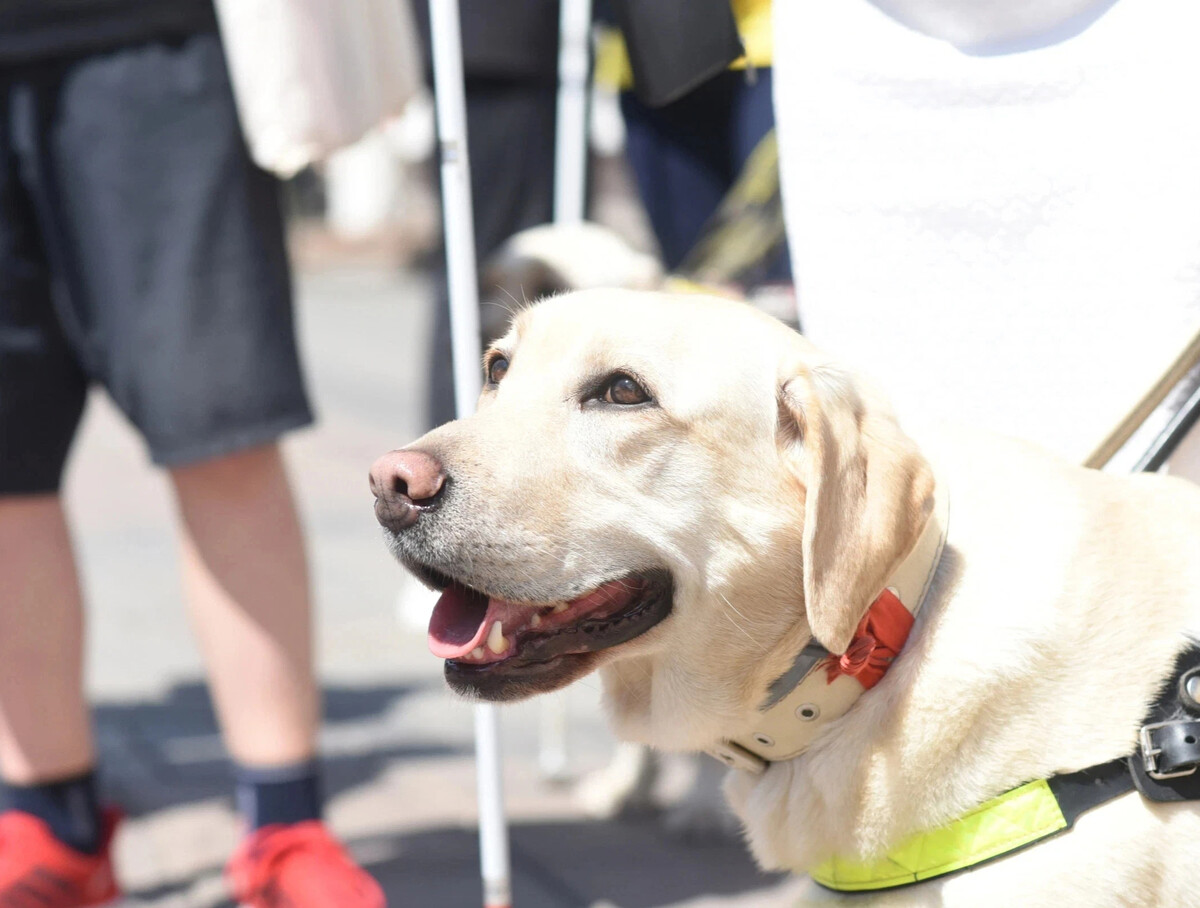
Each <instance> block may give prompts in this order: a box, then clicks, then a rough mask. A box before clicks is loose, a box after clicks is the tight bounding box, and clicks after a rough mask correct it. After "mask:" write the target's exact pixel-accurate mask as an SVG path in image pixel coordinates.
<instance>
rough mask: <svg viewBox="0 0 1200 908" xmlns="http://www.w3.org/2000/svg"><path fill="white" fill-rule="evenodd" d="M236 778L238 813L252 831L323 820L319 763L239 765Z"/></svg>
mask: <svg viewBox="0 0 1200 908" xmlns="http://www.w3.org/2000/svg"><path fill="white" fill-rule="evenodd" d="M234 775H235V778H236V779H237V788H236V797H237V809H238V813H240V814H241V815H242V818H243V819H245V821H246V822H247V823H248V824H249V825H250V829H251V830H255V829H262V828H263V827H264V826H272V825H274V824H276V823H303V822H304V821H305V820H319V819H321V783H320V779H319V777H318V775H317V764H316V762H315V761H311V760H310V761H308V762H305V763H293V764H290V765H287V766H271V767H251V766H240V765H235V767H234Z"/></svg>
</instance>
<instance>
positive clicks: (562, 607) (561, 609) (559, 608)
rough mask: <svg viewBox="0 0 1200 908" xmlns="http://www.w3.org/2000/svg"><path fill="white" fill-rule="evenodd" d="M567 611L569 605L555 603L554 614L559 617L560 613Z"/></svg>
mask: <svg viewBox="0 0 1200 908" xmlns="http://www.w3.org/2000/svg"><path fill="white" fill-rule="evenodd" d="M566 610H567V604H566V603H565V602H556V603H554V613H555V614H556V615H557V614H558V613H559V612H565V611H566Z"/></svg>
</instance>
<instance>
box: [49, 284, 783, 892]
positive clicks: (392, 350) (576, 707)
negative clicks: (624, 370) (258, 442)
mask: <svg viewBox="0 0 1200 908" xmlns="http://www.w3.org/2000/svg"><path fill="white" fill-rule="evenodd" d="M300 288H301V298H302V304H301V325H302V334H303V341H304V348H305V353H306V355H307V360H308V366H309V371H310V376H311V381H312V389H313V392H314V395H315V398H316V400H317V404H318V406H319V408H320V412H321V424H320V427H319V428H317V429H314V430H311V431H308V432H306V433H303V434H301V435H299V436H298V437H296V438H295V439H294V440H293V441H292V442H290V443H289V455H290V458H291V462H292V465H293V468H294V480H295V483H296V486H297V488H298V491H299V494H300V498H301V501H302V504H303V508H304V512H305V517H306V522H307V525H308V528H309V531H310V540H311V549H312V557H313V568H314V575H315V582H316V589H317V598H318V607H319V615H320V649H319V654H320V665H321V671H322V677H323V680H324V683H325V702H326V712H327V723H326V726H325V729H324V732H323V746H324V751H325V754H326V757H327V761H328V789H329V794H330V796H331V803H330V817H331V820H332V822H333V824H334V825H335V827H336V828H337V830H338V832H339V833H340V834H341V835H342V836H344V837H345V838H346V839H347V840H348V841H349V842H350V843H351V846H352V848H353V849H354V851H355V853H356V854H357V855H358V857H359V858H360V859H361V860H363V861H364V862H365V863H366V864H367V865H368V866H369V867H370V868H371V870H372V871H373V872H374V873H375V874H376V875H377V876H378V877H379V878H380V880H381V881H382V882H383V883H384V885H385V887H386V889H387V891H388V895H389V898H390V901H391V904H392V905H393V906H405V905H421V906H435V908H443V906H446V908H457V906H474V905H478V904H479V902H480V886H479V883H478V876H477V869H476V867H477V864H476V861H477V848H476V841H475V831H474V826H473V823H474V776H473V765H472V759H471V741H472V737H471V720H472V713H471V709H470V708H469V707H468V706H466V705H464V704H461V703H458V702H456V701H454V700H453V699H452V698H451V697H450V696H448V695H447V693H446V692H445V690H444V689H443V687H442V684H441V680H440V669H439V665H438V663H437V662H436V661H435V660H434V659H433V658H432V657H431V656H430V655H429V654H428V653H427V652H426V650H425V647H424V640H423V635H422V634H421V633H419V632H416V631H414V630H413V629H412V628H411V627H406V625H405V622H403V621H401V620H398V612H402V611H403V609H399V608H398V607H397V598H398V592H399V591H400V589H401V588H402V576H401V573H400V570H399V568H397V567H396V565H395V564H394V563H393V562H392V561H391V560H390V559H389V557H388V556H387V555H386V553H385V551H384V547H383V544H382V542H381V540H380V538H379V533H378V530H377V528H376V526H375V523H374V520H373V518H372V515H371V508H370V499H369V495H368V493H367V486H366V471H367V467H368V466H369V464H370V463H371V461H372V460H373V459H374V458H375V456H376V455H378V454H380V453H382V452H383V451H385V450H388V449H390V448H392V447H396V446H397V445H399V444H402V443H403V442H405V441H407V440H409V439H411V438H413V437H415V436H416V435H417V434H419V433H420V432H421V431H422V426H421V425H420V412H421V407H420V401H421V400H422V394H423V392H422V388H423V383H424V375H425V372H426V369H427V367H428V363H427V362H426V360H427V357H426V355H425V354H424V353H423V345H424V338H425V336H426V334H427V330H428V323H429V315H430V313H429V311H428V307H429V292H428V287H427V286H426V285H425V284H424V283H423V282H422V281H421V280H420V279H419V278H416V277H412V276H403V275H399V274H398V273H394V272H392V271H389V270H380V269H377V270H369V269H359V270H355V271H340V272H339V271H324V272H321V273H314V274H308V275H305V276H304V277H302V279H301V284H300ZM68 500H69V506H70V508H71V512H72V516H73V518H74V523H75V527H76V530H77V542H78V545H79V549H80V554H81V556H82V560H83V565H84V571H85V579H86V583H87V588H88V595H89V608H90V618H91V642H90V663H89V684H90V688H91V690H92V692H93V695H94V698H95V702H96V727H97V733H98V737H99V741H100V746H101V752H102V758H103V761H104V767H105V777H104V778H105V785H106V787H107V788H108V790H109V792H110V794H111V795H112V796H113V797H114V798H115V799H117V800H119V801H120V803H122V804H123V805H124V806H125V808H126V809H127V810H128V811H129V813H130V816H131V819H130V821H129V823H128V824H127V826H126V832H125V834H124V835H123V836H122V839H121V841H120V846H119V857H120V870H121V873H122V876H123V878H124V880H125V882H126V884H127V887H128V888H129V889H130V891H131V893H132V895H133V904H134V905H137V906H146V908H149V906H154V908H168V906H170V908H213V906H226V908H227V906H228V902H227V901H226V899H225V895H224V891H223V887H222V885H221V880H220V867H221V865H222V862H223V860H224V859H225V856H226V855H227V853H228V852H229V850H230V849H231V848H232V846H233V843H234V841H235V839H236V834H237V831H236V822H235V819H234V815H233V813H232V810H231V806H230V801H229V798H228V787H229V780H228V774H227V769H226V765H225V762H224V755H223V751H222V748H221V744H220V739H219V738H218V736H217V734H216V730H215V726H214V723H213V715H212V712H211V709H210V706H209V702H208V699H207V695H206V693H205V691H204V687H203V685H202V682H201V672H200V660H199V654H198V652H197V650H196V648H195V646H194V644H193V643H192V640H191V637H190V634H189V631H188V627H187V621H186V617H185V614H184V611H183V607H182V603H181V599H180V594H179V583H178V578H177V574H176V564H175V557H174V546H175V538H174V532H173V528H172V524H171V503H170V499H169V496H168V494H167V489H166V486H165V484H164V482H163V479H162V477H161V476H159V475H157V474H155V473H154V472H153V471H152V470H151V469H150V468H149V467H148V466H147V465H146V460H145V457H144V455H143V454H142V452H141V450H140V445H139V443H138V441H137V440H136V438H135V437H134V436H133V435H132V433H131V432H130V430H129V429H128V428H127V427H126V426H125V425H124V424H123V422H122V420H121V418H120V417H119V416H118V415H116V414H115V413H114V412H113V410H112V409H111V408H110V407H109V406H107V404H106V402H105V401H104V400H103V399H100V398H97V399H96V400H94V401H93V403H92V406H91V407H90V408H89V413H88V416H87V421H86V425H85V428H84V431H83V434H82V437H81V440H80V443H79V445H78V447H77V450H76V452H75V455H74V459H73V461H72V465H71V468H70V475H69V478H68ZM566 696H567V703H568V711H569V715H570V729H571V739H570V740H571V748H572V757H573V768H574V769H575V770H576V771H579V772H582V771H585V770H587V769H589V768H593V767H596V766H599V765H601V764H602V763H603V762H604V760H605V759H606V758H607V756H608V753H609V750H610V748H611V746H612V745H611V741H610V739H609V738H608V736H607V734H606V732H605V731H604V728H603V723H602V721H601V719H600V717H599V713H598V710H597V707H596V700H597V691H596V686H595V683H594V682H592V683H591V684H589V683H588V682H586V681H585V682H582V683H581V684H580V685H578V686H577V687H576V688H574V689H572V690H570V691H568V693H567V695H566ZM537 717H538V712H537V708H536V707H535V706H527V705H522V706H518V707H513V708H507V709H505V710H504V712H503V719H502V721H503V727H504V733H505V742H506V754H507V766H506V776H505V785H506V791H507V797H508V805H509V810H510V815H511V819H512V853H513V866H514V880H515V895H516V898H515V904H516V905H517V906H519V908H575V906H580V908H583V906H608V908H612V906H619V908H651V906H666V905H672V906H682V905H688V906H712V908H716V906H733V905H738V906H746V908H749V906H754V908H773V906H784V905H787V904H788V903H789V901H790V895H791V894H792V893H794V891H795V885H796V884H795V882H794V881H786V880H783V881H781V880H780V879H779V878H777V877H770V876H766V875H763V874H760V873H759V872H758V871H756V870H755V868H754V867H753V865H752V864H751V862H750V860H749V859H748V858H747V856H746V855H745V852H744V851H743V849H742V847H741V846H740V845H739V844H737V843H731V842H726V843H716V844H708V845H703V846H696V845H686V844H684V843H682V842H679V841H677V840H675V839H673V838H671V837H670V836H669V835H667V834H666V833H665V832H663V831H662V828H661V826H660V824H659V823H658V822H657V821H656V819H655V818H653V817H651V818H646V819H643V820H640V821H637V822H622V823H596V822H590V821H588V820H586V819H585V818H584V816H583V813H582V811H581V810H580V809H579V807H578V806H577V805H576V803H575V802H574V801H573V799H572V798H571V796H570V793H569V791H568V790H567V789H565V788H555V787H550V786H547V785H546V784H544V783H543V782H541V781H540V780H539V778H538V776H537V773H536V771H535V768H534V742H535V738H536V727H537ZM681 771H682V770H680V769H679V768H678V767H677V768H676V771H675V775H674V776H672V777H671V778H674V779H676V782H675V784H676V787H678V775H679V772H681Z"/></svg>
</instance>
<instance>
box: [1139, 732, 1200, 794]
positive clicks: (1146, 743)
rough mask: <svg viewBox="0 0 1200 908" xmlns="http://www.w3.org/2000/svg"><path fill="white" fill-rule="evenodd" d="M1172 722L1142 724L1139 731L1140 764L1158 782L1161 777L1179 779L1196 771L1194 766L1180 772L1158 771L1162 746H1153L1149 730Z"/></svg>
mask: <svg viewBox="0 0 1200 908" xmlns="http://www.w3.org/2000/svg"><path fill="white" fill-rule="evenodd" d="M1174 724H1175V723H1173V722H1152V723H1151V724H1150V725H1143V726H1142V730H1141V732H1140V733H1139V736H1140V738H1141V742H1142V766H1143V767H1145V769H1146V775H1148V776H1149V777H1150V778H1152V779H1154V780H1155V781H1158V782H1161V781H1162V780H1163V779H1181V778H1183V777H1184V776H1190V775H1193V774H1194V773H1195V772H1196V767H1195V766H1193V767H1192V768H1191V769H1185V770H1183V771H1181V772H1159V771H1158V755H1159V754H1160V753H1162V748H1161V747H1155V746H1154V739H1153V738H1151V736H1150V732H1152V731H1155V730H1156V729H1159V728H1166V727H1167V726H1168V725H1174Z"/></svg>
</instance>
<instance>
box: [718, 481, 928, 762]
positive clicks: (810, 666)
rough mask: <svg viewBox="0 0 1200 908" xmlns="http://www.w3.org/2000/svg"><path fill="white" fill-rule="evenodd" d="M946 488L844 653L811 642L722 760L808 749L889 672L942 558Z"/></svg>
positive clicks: (782, 756)
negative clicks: (827, 727) (749, 729)
mask: <svg viewBox="0 0 1200 908" xmlns="http://www.w3.org/2000/svg"><path fill="white" fill-rule="evenodd" d="M949 517H950V505H949V500H948V498H947V496H946V490H945V489H944V488H943V487H942V486H941V485H940V484H938V485H937V486H936V487H935V489H934V503H933V510H932V512H931V513H930V515H929V519H928V520H927V521H926V522H925V527H924V529H923V530H922V531H921V535H920V537H919V538H918V539H917V544H916V546H914V547H913V550H912V551H911V552H910V553H909V554H908V556H907V557H906V558H905V559H904V560H903V561H902V562H901V563H900V566H899V567H898V568H896V570H895V571H894V572H893V573H892V575H891V577H889V578H888V582H887V585H886V586H885V588H884V589H883V591H882V592H881V593H880V594H879V595H878V596H877V597H876V598H875V600H874V602H873V603H872V604H871V608H870V609H868V611H867V614H866V616H865V617H864V618H863V620H862V622H861V623H860V624H859V626H858V631H857V632H856V633H855V637H854V640H853V641H852V642H851V644H850V646H849V647H848V648H847V650H846V652H845V653H843V654H841V655H840V656H834V655H831V654H830V653H829V651H828V650H826V649H825V648H824V647H822V646H821V645H820V644H818V643H816V642H815V641H814V642H811V643H809V644H808V646H806V647H804V649H803V650H801V651H800V655H799V656H797V657H796V661H795V662H794V663H793V664H792V667H791V668H790V669H788V671H787V672H785V673H784V674H783V675H782V676H781V677H779V678H778V679H776V680H775V682H774V683H772V684H771V687H770V689H769V690H768V691H767V696H766V699H765V700H764V701H763V704H762V705H761V706H760V707H759V708H758V710H757V712H756V713H755V717H754V722H753V725H752V727H753V731H751V732H748V733H747V734H745V735H742V736H740V737H734V738H727V739H726V740H724V741H721V742H720V743H718V744H717V745H715V746H714V747H712V748H711V749H710V750H709V753H710V754H712V756H714V757H716V758H717V759H718V760H720V761H721V762H722V763H725V764H726V765H728V766H730V767H733V768H734V769H741V770H745V771H747V772H751V773H755V774H759V773H762V772H764V771H765V770H766V768H767V766H768V765H770V764H771V763H774V762H778V761H780V760H790V759H791V758H793V757H798V756H800V754H802V753H804V751H806V750H807V749H808V747H809V745H810V744H811V743H812V742H813V740H815V739H816V737H817V735H818V734H820V733H821V731H822V730H823V729H824V728H825V726H827V725H828V724H829V723H830V722H832V721H834V720H835V719H839V718H841V717H842V716H844V715H845V714H846V712H847V711H848V710H849V709H850V707H851V706H853V705H854V701H855V700H857V699H858V698H859V696H861V695H862V693H863V692H864V691H866V690H869V689H870V688H871V687H873V686H874V685H875V683H876V682H878V681H879V680H880V678H882V677H883V674H884V673H885V672H886V671H887V669H888V667H889V665H890V664H891V660H892V659H894V658H895V657H896V656H897V655H898V654H899V652H900V648H901V647H902V646H903V645H904V641H905V640H906V639H907V637H908V632H909V629H910V628H911V627H912V623H913V619H914V618H915V617H916V615H917V613H918V612H919V611H920V609H921V605H922V604H923V603H924V601H925V596H926V594H927V593H928V591H929V585H930V583H931V582H932V580H933V574H934V570H935V569H936V568H937V565H938V562H939V561H940V560H941V557H942V549H943V548H944V547H945V544H946V529H947V527H948V525H949Z"/></svg>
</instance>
